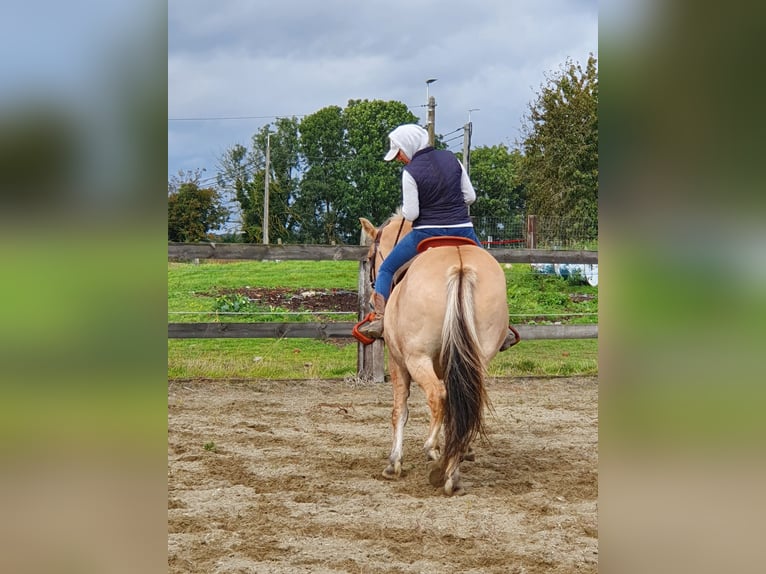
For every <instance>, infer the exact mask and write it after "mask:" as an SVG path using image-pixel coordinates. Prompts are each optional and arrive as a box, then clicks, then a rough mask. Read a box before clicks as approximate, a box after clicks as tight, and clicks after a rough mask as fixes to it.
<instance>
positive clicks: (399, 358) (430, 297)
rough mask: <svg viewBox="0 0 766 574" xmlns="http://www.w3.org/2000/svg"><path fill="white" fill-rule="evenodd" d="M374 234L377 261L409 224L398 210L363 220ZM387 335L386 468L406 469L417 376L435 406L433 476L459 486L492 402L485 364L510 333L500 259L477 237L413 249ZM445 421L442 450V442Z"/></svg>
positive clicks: (429, 449) (453, 489)
mask: <svg viewBox="0 0 766 574" xmlns="http://www.w3.org/2000/svg"><path fill="white" fill-rule="evenodd" d="M359 221H360V222H361V224H362V230H363V233H364V234H365V235H366V236H367V237H368V238H369V239H372V240H373V243H372V244H371V246H370V251H369V259H370V266H371V270H372V271H371V274H372V278H373V280H374V277H375V274H376V272H377V269H378V267H379V266H380V264H381V263H382V261H383V259H384V258H385V257H386V255H387V254H389V253H391V250H392V249H393V247H394V245H395V244H396V242H397V241H398V240H399V239H400V238H401V236H402V235H404V234H405V233H408V232H409V231H410V230H411V225H410V223H409V222H406V221H405V220H404V218H403V217H402V216H401V215H399V214H397V215H394V216H393V217H391V218H390V219H389V220H388V221H386V222H385V223H384V224H383V225H381V226H380V228H376V227H375V226H374V225H372V223H370V222H369V221H368V220H367V219H365V218H360V220H359ZM383 324H384V338H385V341H386V346H387V347H388V353H389V372H390V375H391V383H392V385H393V392H394V406H393V411H392V413H391V425H392V427H393V446H392V448H391V454H390V456H389V458H388V461H389V463H388V466H387V467H386V469H385V470H384V471H383V476H384V477H385V478H388V479H397V478H399V477H400V475H401V471H402V455H403V450H402V443H403V438H404V437H403V435H404V425H405V424H406V423H407V417H408V414H409V412H408V408H407V399H408V397H409V394H410V383H411V382H412V381H413V380H414V381H415V382H416V383H417V384H418V385H419V386H420V388H421V389H423V392H424V393H425V395H426V397H427V400H428V406H429V408H430V411H431V423H430V428H429V432H428V438H427V439H426V442H425V444H424V447H423V448H424V450H425V453H426V457H427V458H428V460H431V461H439V462H433V463H431V465H430V467H431V473H430V477H429V479H430V480H431V483H432V484H433V485H434V486H439V485H442V484H443V485H444V492H445V493H446V494H447V495H452V494H456V493H460V492H461V491H462V488H461V485H460V461H461V459H462V458H463V457H464V456H465V458H469V455H468V453H469V447H470V444H471V441H473V439H474V438H476V436H477V435H481V434H484V427H483V414H484V412H483V411H484V407H485V406H487V405H488V403H487V394H486V390H485V387H484V381H485V373H486V366H487V363H489V361H490V359H492V357H494V356H495V354H497V352H498V350H499V349H500V346H501V345H502V343H503V341H504V339H505V337H506V334H507V333H508V307H507V304H506V285H505V274H504V273H503V270H502V269H501V268H500V265H499V264H498V262H497V260H496V259H495V258H494V257H492V256H491V255H490V254H489V253H487V252H486V251H485V250H484V249H482V248H480V247H478V246H477V245H476V244H473V243H472V244H470V245H468V244H460V245H451V246H443V247H434V248H430V249H427V250H425V251H424V252H423V253H421V254H420V255H418V256H417V257H415V258H414V259H413V260H412V262H411V264H410V265H409V267H408V268H407V271H406V273H405V274H404V276H403V278H402V279H401V280H400V281H399V282H398V283H397V284H396V286H395V287H394V289H393V290H392V291H391V296H390V297H389V299H388V304H387V305H386V312H385V314H384V323H383ZM442 426H444V450H443V451H442V452H441V456H440V447H439V438H440V430H441V428H442Z"/></svg>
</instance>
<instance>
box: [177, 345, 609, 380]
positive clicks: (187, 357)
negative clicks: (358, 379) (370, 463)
mask: <svg viewBox="0 0 766 574" xmlns="http://www.w3.org/2000/svg"><path fill="white" fill-rule="evenodd" d="M356 355H357V345H356V342H350V343H347V344H344V343H341V342H337V343H334V342H324V341H320V340H315V339H170V340H168V377H169V378H171V379H191V378H202V379H261V380H280V379H309V380H310V379H344V378H347V377H354V376H356V361H357V358H356ZM488 371H489V375H490V376H493V377H522V376H573V375H596V374H598V342H597V341H596V340H595V339H567V340H561V341H547V340H543V341H522V342H521V343H519V344H518V345H516V346H514V347H512V348H511V349H509V350H508V351H505V352H503V353H498V355H497V356H496V357H495V358H494V359H493V360H492V362H491V363H490V364H489V369H488Z"/></svg>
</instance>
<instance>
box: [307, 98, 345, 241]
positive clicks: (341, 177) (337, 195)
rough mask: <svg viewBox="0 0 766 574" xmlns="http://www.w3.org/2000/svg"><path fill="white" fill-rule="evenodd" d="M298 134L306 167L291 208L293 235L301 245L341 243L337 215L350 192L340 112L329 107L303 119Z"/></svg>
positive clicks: (338, 109) (343, 126) (343, 209)
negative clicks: (299, 134)
mask: <svg viewBox="0 0 766 574" xmlns="http://www.w3.org/2000/svg"><path fill="white" fill-rule="evenodd" d="M300 131H301V138H300V147H301V151H302V154H303V156H304V158H305V160H306V166H307V167H306V171H305V173H304V174H303V179H302V180H301V185H300V193H299V194H298V197H297V198H296V200H295V204H294V205H293V213H294V214H295V217H296V219H297V220H298V224H297V231H296V236H297V238H298V240H299V241H303V242H305V243H325V244H328V243H332V242H333V241H343V237H342V234H341V233H339V229H338V218H339V212H340V213H345V205H344V198H345V197H348V196H349V195H351V193H352V186H351V184H350V181H349V179H350V178H349V173H348V157H349V153H348V144H347V142H346V137H345V136H346V130H345V123H344V117H343V110H342V109H341V108H340V107H338V106H329V107H326V108H323V109H321V110H319V111H318V112H316V113H314V114H311V115H310V116H306V117H305V118H303V120H302V121H301V124H300Z"/></svg>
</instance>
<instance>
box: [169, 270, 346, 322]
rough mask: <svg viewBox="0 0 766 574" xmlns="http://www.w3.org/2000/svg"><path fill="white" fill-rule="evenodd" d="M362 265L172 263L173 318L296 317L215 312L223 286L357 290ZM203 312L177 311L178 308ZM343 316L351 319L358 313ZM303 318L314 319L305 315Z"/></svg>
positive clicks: (232, 319) (171, 317) (196, 320)
mask: <svg viewBox="0 0 766 574" xmlns="http://www.w3.org/2000/svg"><path fill="white" fill-rule="evenodd" d="M358 275H359V263H357V262H356V261H279V262H277V261H237V262H231V263H228V262H226V263H220V262H218V263H208V262H205V263H201V264H200V265H193V264H191V263H173V262H168V322H171V323H182V322H192V323H194V322H197V323H201V322H209V321H218V320H223V321H237V322H245V321H265V320H271V321H292V320H300V319H299V318H298V317H296V316H285V315H280V314H279V311H280V310H281V309H278V308H277V309H271V308H270V309H258V311H261V312H270V311H274V312H275V313H272V314H270V315H269V316H257V315H246V316H234V317H227V316H225V315H216V314H215V313H214V311H215V309H216V298H217V297H218V296H219V295H220V294H221V293H222V290H226V289H237V288H242V287H287V288H294V289H346V290H352V291H356V290H357V281H358ZM194 311H197V312H199V313H198V314H183V315H176V314H174V312H183V313H189V312H194ZM338 319H339V320H346V321H351V320H354V318H353V317H349V316H346V317H341V318H338ZM304 320H311V319H310V318H304Z"/></svg>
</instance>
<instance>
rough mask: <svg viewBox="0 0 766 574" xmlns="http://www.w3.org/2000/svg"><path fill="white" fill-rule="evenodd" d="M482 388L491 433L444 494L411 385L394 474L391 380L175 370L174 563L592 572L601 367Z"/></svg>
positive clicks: (171, 416)
mask: <svg viewBox="0 0 766 574" xmlns="http://www.w3.org/2000/svg"><path fill="white" fill-rule="evenodd" d="M489 395H490V399H491V401H492V403H493V405H494V409H495V414H494V415H490V416H489V417H488V419H487V430H488V439H489V442H478V443H476V444H475V446H474V450H475V451H476V461H475V462H465V463H463V465H462V466H461V474H462V476H463V482H464V484H465V486H466V490H467V494H466V495H465V496H460V497H453V498H448V497H445V496H443V495H442V494H441V490H440V489H435V488H433V487H432V486H431V485H430V484H429V483H428V471H427V465H426V461H425V456H424V454H423V452H422V448H421V447H422V443H423V441H424V440H425V438H426V431H427V425H428V409H427V407H426V405H425V401H424V397H423V393H422V392H421V391H420V389H419V388H417V387H416V386H415V385H413V389H412V396H411V397H410V401H409V405H410V419H409V423H408V425H407V427H406V430H405V458H404V473H403V477H402V478H401V479H400V480H399V481H393V482H390V481H387V480H384V479H383V478H382V476H381V471H382V470H383V468H384V467H385V465H386V459H387V457H388V452H389V449H390V447H391V444H390V440H391V429H390V413H391V389H390V385H389V384H388V383H383V384H374V383H360V382H356V381H281V382H274V381H271V382H264V381H252V382H241V381H240V382H209V381H208V382H200V381H174V382H170V383H169V386H168V564H169V572H171V573H181V572H183V573H187V572H209V573H235V572H236V573H246V572H248V573H249V572H254V573H261V572H263V573H288V572H289V573H294V572H311V573H337V572H351V573H362V572H364V573H384V572H385V573H391V572H442V571H452V572H464V573H467V572H474V573H478V572H486V573H503V574H506V573H514V572H516V573H522V572H524V573H537V572H539V573H542V572H546V573H563V572H596V571H597V558H598V521H597V496H598V479H597V462H598V461H597V456H598V451H597V424H598V421H597V397H598V385H597V380H596V379H595V378H566V379H565V378H561V379H524V380H519V379H513V380H493V381H491V382H490V384H489Z"/></svg>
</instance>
